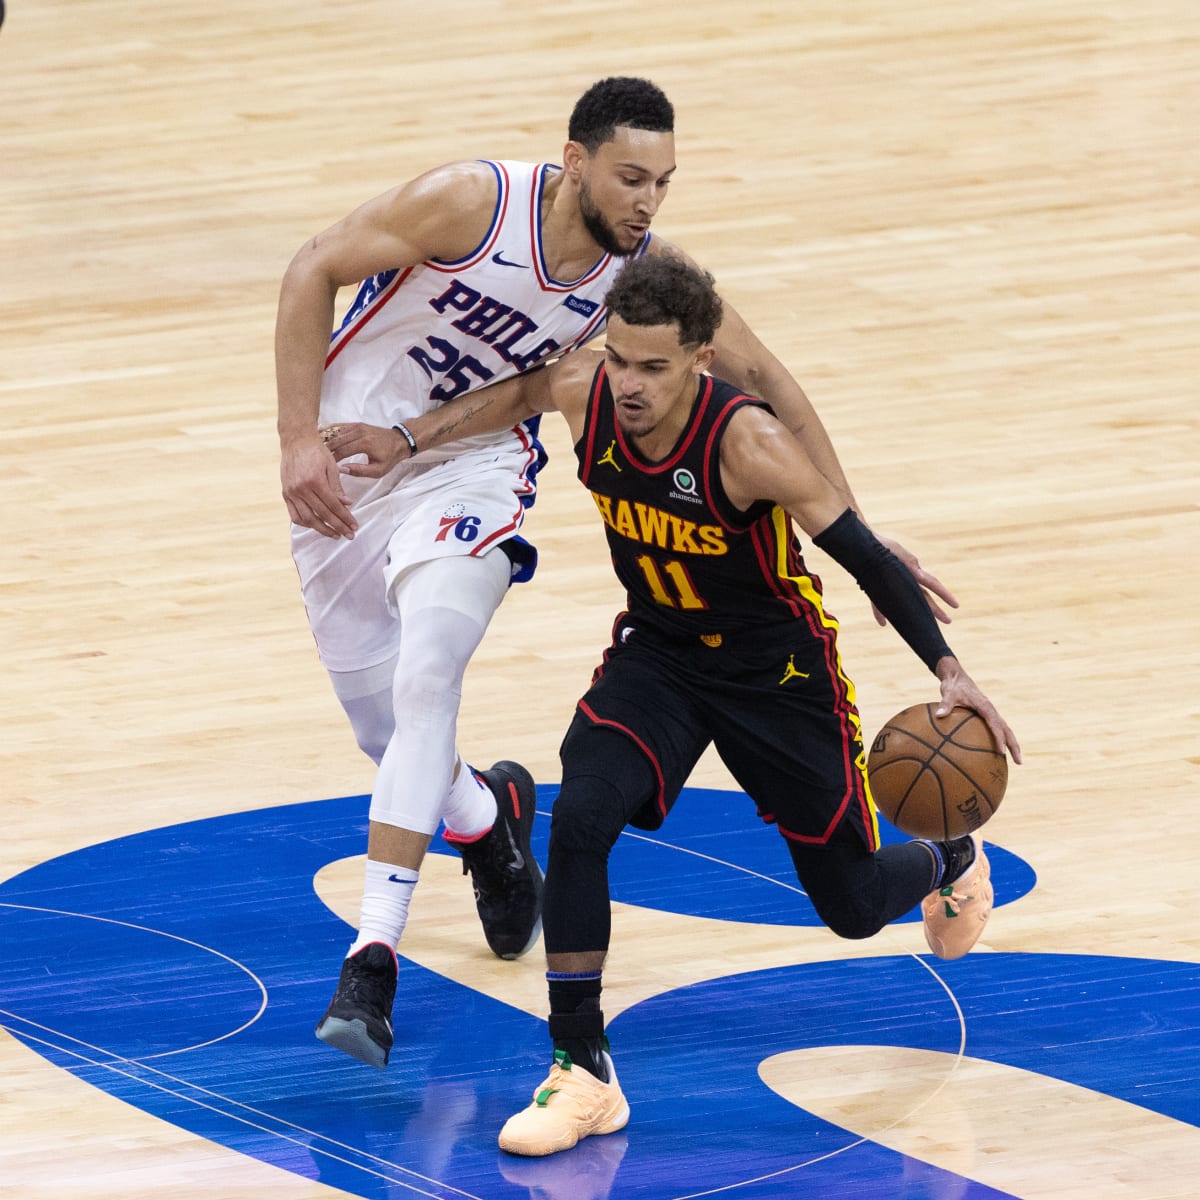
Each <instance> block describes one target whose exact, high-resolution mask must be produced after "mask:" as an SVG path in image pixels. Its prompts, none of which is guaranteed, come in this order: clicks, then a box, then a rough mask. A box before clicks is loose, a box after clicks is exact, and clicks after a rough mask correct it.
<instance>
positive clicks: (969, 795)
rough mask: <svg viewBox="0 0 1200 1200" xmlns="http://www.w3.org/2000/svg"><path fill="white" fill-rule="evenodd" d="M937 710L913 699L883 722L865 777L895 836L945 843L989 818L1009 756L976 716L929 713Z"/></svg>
mask: <svg viewBox="0 0 1200 1200" xmlns="http://www.w3.org/2000/svg"><path fill="white" fill-rule="evenodd" d="M937 707H938V706H937V705H936V704H914V705H912V707H911V708H906V709H904V711H903V712H898V713H897V714H896V715H895V716H894V717H892V719H891V720H890V721H888V723H887V724H886V725H884V727H883V728H882V729H881V730H880V731H879V733H878V734H877V735H876V737H875V740H874V741H873V742H872V743H871V752H870V754H869V755H868V756H867V780H868V782H869V783H870V787H871V795H872V797H873V798H874V800H875V807H876V808H878V809H879V811H880V812H881V813H882V814H883V815H884V816H885V817H887V819H888V820H889V821H891V823H892V824H893V825H895V827H896V828H897V829H899V830H900V832H901V833H907V834H909V835H910V836H912V837H923V838H929V839H930V840H932V841H938V842H944V841H950V840H952V839H953V838H958V837H963V836H964V835H965V834H968V833H974V832H975V830H977V829H978V828H979V827H980V826H981V825H983V824H984V822H986V821H988V820H990V819H991V817H992V814H993V813H995V811H996V809H997V808H999V807H1000V801H1001V800H1003V799H1004V790H1005V788H1006V787H1007V786H1008V759H1007V758H1005V756H1004V753H1003V752H1002V751H1001V750H1000V749H998V748H997V746H996V740H995V738H993V737H992V731H991V730H990V729H988V727H987V725H986V723H985V722H984V720H983V718H982V717H981V716H980V715H979V714H978V713H976V712H972V711H971V710H970V709H967V708H954V709H951V710H950V712H949V714H948V715H947V716H945V717H936V716H934V713H935V712H936V711H937Z"/></svg>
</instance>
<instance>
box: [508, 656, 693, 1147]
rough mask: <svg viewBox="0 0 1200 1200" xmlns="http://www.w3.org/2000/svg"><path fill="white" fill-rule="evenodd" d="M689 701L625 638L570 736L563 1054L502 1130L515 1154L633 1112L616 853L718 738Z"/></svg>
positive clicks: (562, 891) (558, 851) (562, 818)
mask: <svg viewBox="0 0 1200 1200" xmlns="http://www.w3.org/2000/svg"><path fill="white" fill-rule="evenodd" d="M687 710H688V704H687V702H686V700H685V699H683V698H681V697H680V696H679V695H678V694H677V693H676V691H675V689H674V688H673V686H672V685H671V683H670V681H668V680H664V679H663V678H662V676H661V674H660V673H659V672H657V671H656V670H654V669H645V664H644V663H639V662H638V661H637V656H636V655H631V654H630V653H629V651H628V648H627V647H623V646H620V645H619V644H618V645H615V646H614V647H613V648H612V649H611V650H610V654H609V658H608V660H607V662H606V664H605V669H604V672H603V675H602V677H601V678H599V679H598V680H597V682H596V683H595V684H594V685H593V687H592V689H591V690H590V691H589V692H588V694H587V696H585V697H584V699H583V701H582V702H581V703H580V708H579V710H578V711H577V713H576V715H575V719H574V721H573V722H572V724H571V727H570V729H569V730H568V732H567V735H566V737H565V738H564V740H563V745H562V749H561V758H562V769H563V776H562V786H561V789H560V791H559V794H558V798H557V799H556V800H555V802H554V811H553V818H552V822H551V830H550V851H549V859H548V862H547V867H546V895H545V911H544V935H545V944H546V965H547V972H546V981H547V989H548V992H549V1000H550V1021H549V1029H550V1035H551V1038H552V1039H553V1045H554V1059H553V1064H552V1066H551V1069H550V1074H549V1076H548V1077H547V1078H546V1080H545V1081H544V1082H543V1083H542V1084H541V1085H540V1086H539V1087H538V1088H537V1089H536V1091H535V1092H534V1101H533V1103H532V1104H531V1105H530V1106H529V1107H527V1108H525V1109H523V1110H522V1111H521V1112H519V1113H517V1114H516V1115H515V1116H514V1117H512V1118H511V1119H510V1120H509V1121H508V1122H507V1123H506V1124H505V1126H504V1128H503V1130H501V1133H500V1146H501V1148H502V1149H504V1150H507V1151H509V1152H510V1153H513V1154H526V1155H544V1154H553V1153H555V1152H557V1151H559V1150H565V1149H568V1148H569V1147H571V1146H573V1145H575V1144H576V1142H577V1141H578V1140H579V1139H580V1138H582V1137H588V1136H590V1135H593V1134H602V1133H611V1132H613V1131H615V1130H617V1129H620V1128H622V1127H623V1126H624V1125H625V1123H626V1121H627V1120H628V1116H629V1111H628V1106H627V1104H626V1102H625V1098H624V1096H623V1094H622V1092H621V1088H620V1084H619V1083H618V1081H617V1076H616V1071H615V1068H614V1066H613V1061H612V1057H611V1054H610V1048H609V1045H608V1039H607V1036H606V1033H605V1024H604V1013H603V1011H602V1009H601V1006H600V996H601V990H602V972H603V968H604V961H605V957H606V955H607V953H608V945H609V940H610V937H611V931H612V925H611V920H612V917H611V901H610V896H609V878H608V861H609V854H610V851H611V850H612V848H613V846H614V845H615V843H616V841H617V839H618V838H619V837H620V834H621V831H622V830H623V829H624V828H625V826H626V825H628V824H636V825H639V826H641V827H650V828H656V827H657V826H658V825H659V824H660V823H661V821H662V819H663V817H665V815H666V813H667V811H668V810H669V808H670V806H671V804H672V803H673V801H674V799H675V797H676V795H677V794H678V792H679V789H680V787H681V786H682V783H683V781H684V780H686V778H687V776H688V774H689V773H690V771H691V769H692V767H693V766H694V765H695V763H696V761H697V759H698V758H699V757H700V754H701V753H702V751H703V750H704V748H705V746H706V745H707V738H706V737H705V736H704V735H703V733H702V732H700V731H699V730H697V729H696V728H695V727H694V725H693V724H692V722H691V721H690V719H689V713H688V711H687ZM647 712H649V713H652V714H654V716H653V717H652V718H647V717H646V716H645V714H646V713H647Z"/></svg>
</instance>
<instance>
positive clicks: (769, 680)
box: [713, 636, 990, 957]
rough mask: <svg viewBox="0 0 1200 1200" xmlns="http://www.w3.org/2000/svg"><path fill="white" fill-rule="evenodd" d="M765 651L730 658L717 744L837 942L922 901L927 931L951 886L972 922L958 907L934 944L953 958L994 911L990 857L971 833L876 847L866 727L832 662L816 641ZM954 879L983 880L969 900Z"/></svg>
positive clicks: (718, 707) (873, 929)
mask: <svg viewBox="0 0 1200 1200" xmlns="http://www.w3.org/2000/svg"><path fill="white" fill-rule="evenodd" d="M761 654H762V650H761V648H760V647H759V646H756V647H754V649H753V651H751V652H749V653H747V654H745V655H743V657H744V659H745V661H744V662H743V663H742V664H741V665H740V666H739V665H738V664H737V663H733V664H732V665H731V668H730V675H731V676H732V677H733V678H735V679H736V680H737V682H738V683H739V685H741V686H739V687H737V688H736V689H734V690H728V691H717V692H715V693H714V697H715V698H714V700H713V705H714V710H715V714H716V715H715V716H714V728H715V729H716V731H717V732H716V733H715V736H714V741H715V743H716V746H717V750H718V752H719V753H720V755H721V757H722V759H723V760H724V761H725V763H726V765H727V766H728V767H729V768H730V770H731V772H732V773H733V775H734V778H735V779H737V781H738V783H739V784H740V785H741V786H742V788H744V789H745V791H746V792H747V794H748V795H749V796H751V797H752V798H753V799H754V800H755V802H756V804H757V805H758V808H759V811H760V813H762V815H764V816H765V817H766V818H767V819H769V820H772V821H774V822H775V823H776V824H777V825H778V827H779V830H780V832H781V833H782V834H783V836H784V839H785V841H786V843H787V847H788V851H789V853H790V854H791V857H792V861H793V864H794V865H795V867H796V873H797V876H798V878H799V879H800V882H801V884H802V885H803V887H804V889H805V891H806V893H807V894H808V896H809V899H810V901H811V902H812V904H813V907H814V908H815V909H816V911H817V915H818V916H819V917H820V918H821V920H822V921H824V922H825V924H826V925H828V926H829V928H830V929H832V930H833V932H835V933H837V934H838V935H839V936H841V937H846V938H867V937H871V936H873V935H874V934H875V933H878V932H879V930H880V929H882V928H883V927H884V926H885V925H887V924H889V923H890V922H891V921H894V920H896V919H897V918H898V917H900V916H903V915H904V914H905V913H906V912H908V911H910V910H911V909H912V908H914V907H915V906H916V905H918V904H921V903H922V902H923V901H926V902H927V903H926V910H925V911H926V934H927V937H928V936H929V934H930V928H929V926H930V919H931V918H930V912H929V905H928V899H931V898H933V897H931V893H933V894H934V896H937V893H939V892H940V889H942V888H943V887H948V888H950V890H949V891H948V892H947V895H946V897H945V898H944V899H942V906H941V907H942V910H943V911H948V910H949V909H950V906H951V905H954V906H955V907H956V908H958V909H959V910H960V911H962V912H963V913H965V914H966V915H967V919H966V920H959V918H958V914H957V912H956V913H955V915H954V917H952V918H951V920H952V921H953V922H955V923H956V924H955V931H954V934H953V935H944V936H943V943H942V944H935V942H934V940H933V939H932V938H931V939H930V945H931V946H932V947H933V949H934V950H935V952H937V953H939V954H942V953H943V951H944V950H946V949H947V948H948V949H949V953H946V954H945V955H944V956H946V957H957V956H958V955H959V954H964V953H966V950H967V949H969V948H970V945H971V944H973V943H974V940H975V938H977V937H978V935H979V931H981V929H982V923H981V922H980V921H979V919H978V918H979V916H980V914H982V915H983V919H984V920H986V913H987V911H988V910H990V886H986V878H983V876H985V875H986V859H985V858H983V857H982V854H981V853H980V855H979V857H978V860H977V857H976V854H977V847H976V845H975V843H974V842H973V841H972V840H971V839H970V838H962V839H959V840H958V841H955V842H938V843H934V842H925V841H912V842H907V843H904V844H901V845H892V846H886V847H883V848H879V832H878V818H877V816H876V813H875V809H874V805H873V803H872V802H871V799H870V791H869V788H868V786H867V778H866V755H865V753H864V751H863V743H862V726H861V722H860V720H859V717H858V713H857V711H856V709H855V706H854V692H853V687H852V685H851V684H850V682H849V680H848V679H847V678H846V677H845V675H844V674H843V672H842V671H841V669H840V665H838V664H837V660H836V658H833V659H832V662H833V664H834V665H833V668H832V669H829V668H827V667H826V666H825V664H826V663H828V662H830V661H831V658H830V655H829V654H828V653H827V652H826V649H825V647H824V646H823V644H822V643H821V642H820V641H818V640H816V639H810V638H807V637H803V638H801V639H800V640H799V641H796V640H792V639H791V638H790V636H789V639H787V640H785V641H784V642H783V643H782V644H780V645H777V646H776V647H775V648H774V651H773V652H772V651H771V650H770V649H769V648H768V650H767V652H766V655H765V659H766V661H765V662H762V661H757V660H758V659H759V657H760V655H761ZM834 654H836V650H834ZM787 664H790V665H791V669H790V670H789V669H786V666H787ZM796 664H799V668H797V665H796ZM781 665H783V666H784V667H785V669H783V670H780V669H779V668H780V666H781ZM747 683H751V684H752V685H753V686H752V687H750V688H747V687H746V686H745V685H746V684H747ZM956 881H963V882H964V883H968V884H969V883H971V882H972V881H977V882H978V883H979V886H978V887H977V888H976V889H975V892H974V893H972V894H971V895H970V896H967V895H965V894H963V892H962V888H961V887H960V886H958V885H957V884H956ZM951 885H955V886H951ZM985 891H986V893H987V895H986V903H982V901H983V900H984V893H985ZM932 919H933V921H934V923H935V924H936V923H937V922H938V920H939V918H938V914H937V913H936V912H935V913H933V916H932ZM942 921H943V923H944V918H942ZM968 933H969V934H971V935H973V936H970V940H969V941H966V940H965V939H966V936H967V935H968Z"/></svg>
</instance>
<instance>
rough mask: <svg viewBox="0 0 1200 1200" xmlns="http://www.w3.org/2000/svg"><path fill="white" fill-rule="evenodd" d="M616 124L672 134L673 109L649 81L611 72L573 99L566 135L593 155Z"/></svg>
mask: <svg viewBox="0 0 1200 1200" xmlns="http://www.w3.org/2000/svg"><path fill="white" fill-rule="evenodd" d="M618 125H624V126H625V127H627V128H629V129H648V130H650V131H651V132H653V133H673V132H674V131H675V109H674V108H672V107H671V102H670V100H668V99H667V97H666V94H665V93H664V92H663V90H662V89H661V88H659V87H657V86H656V85H655V84H653V83H651V82H650V80H648V79H635V78H633V77H632V76H628V75H612V76H610V77H609V78H608V79H601V80H600V81H599V82H598V83H593V84H592V86H591V87H590V88H588V90H587V91H586V92H584V93H583V95H582V96H580V97H579V99H578V100H577V101H576V102H575V108H574V109H573V110H572V112H571V119H570V121H569V122H568V123H567V137H568V138H570V140H571V141H573V142H578V143H579V144H580V145H581V146H583V148H584V149H585V150H586V151H587V152H588V153H589V154H595V153H596V151H597V150H598V149H599V148H600V147H601V146H602V145H604V143H605V142H611V141H612V139H613V131H614V130H615V129H616V128H617V126H618Z"/></svg>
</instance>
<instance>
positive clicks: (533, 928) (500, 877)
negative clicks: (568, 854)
mask: <svg viewBox="0 0 1200 1200" xmlns="http://www.w3.org/2000/svg"><path fill="white" fill-rule="evenodd" d="M476 774H477V775H478V776H479V778H480V779H482V780H483V782H484V784H486V786H487V788H488V790H489V791H490V792H491V793H492V795H494V796H495V797H496V807H497V809H498V810H499V815H498V816H497V818H496V824H495V825H493V826H492V828H491V830H490V831H489V832H488V833H485V834H484V835H483V837H481V838H477V839H476V840H475V841H473V842H462V841H459V840H458V839H456V838H453V837H450V836H449V835H446V841H448V842H449V843H450V845H451V846H453V847H454V848H455V849H456V850H457V851H458V852H459V854H461V855H462V858H463V874H464V875H466V874H467V873H468V872H470V875H471V883H472V886H473V887H474V889H475V908H476V910H477V911H478V913H479V919H480V921H482V922H483V936H484V937H485V938H487V944H488V945H489V946H490V947H491V949H492V953H493V954H495V955H496V956H497V957H499V958H520V957H521V955H522V954H524V953H525V951H526V950H529V949H530V948H531V947H532V946H533V944H534V942H536V941H537V940H538V935H539V934H540V933H541V932H542V869H541V867H539V866H538V864H537V859H535V858H534V857H533V851H532V850H531V849H530V846H529V834H530V831H531V830H532V828H533V813H534V808H535V807H536V803H537V791H536V789H535V788H534V786H533V779H532V777H531V776H530V774H529V772H528V771H526V770H525V768H524V767H523V766H521V765H520V764H519V763H515V762H498V763H496V765H495V766H494V767H492V769H491V770H490V771H477V772H476Z"/></svg>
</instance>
